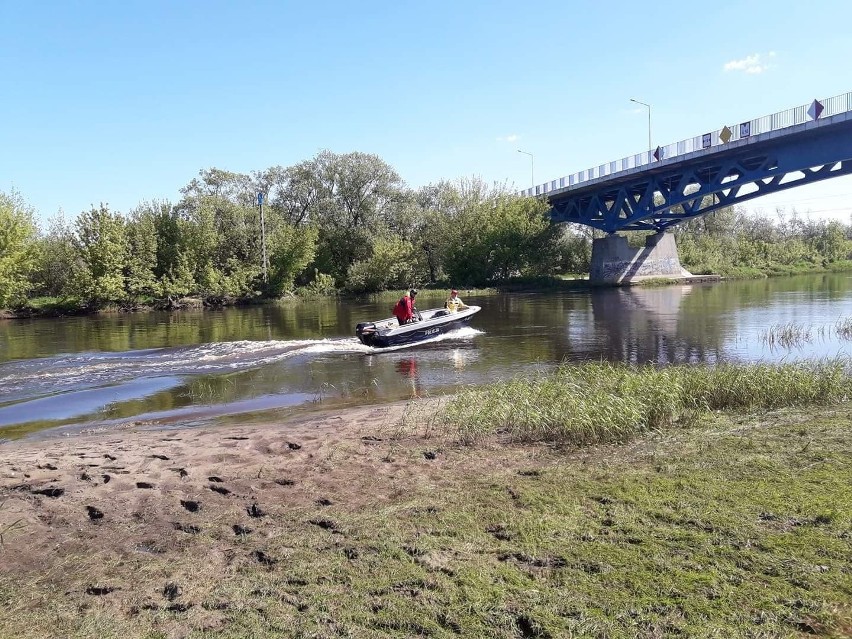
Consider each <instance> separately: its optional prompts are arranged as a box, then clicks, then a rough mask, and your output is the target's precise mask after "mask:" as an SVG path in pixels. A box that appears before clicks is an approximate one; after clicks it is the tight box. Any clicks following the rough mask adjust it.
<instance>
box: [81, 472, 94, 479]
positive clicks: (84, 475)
mask: <svg viewBox="0 0 852 639" xmlns="http://www.w3.org/2000/svg"><path fill="white" fill-rule="evenodd" d="M80 481H92V476H91V475H89V473H87V472H85V471H84V472H82V473H80Z"/></svg>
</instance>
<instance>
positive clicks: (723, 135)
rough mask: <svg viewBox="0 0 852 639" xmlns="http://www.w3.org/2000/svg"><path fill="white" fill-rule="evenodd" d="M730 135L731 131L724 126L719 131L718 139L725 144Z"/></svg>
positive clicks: (729, 139) (728, 140)
mask: <svg viewBox="0 0 852 639" xmlns="http://www.w3.org/2000/svg"><path fill="white" fill-rule="evenodd" d="M732 135H733V132H732V131H731V130H730V129H729V128H728V127H725V128H723V129H722V130H721V131H719V139H720V140H722V142H724V143H725V144H727V143H728V142H730V141H731V136H732Z"/></svg>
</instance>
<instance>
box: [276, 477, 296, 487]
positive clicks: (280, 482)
mask: <svg viewBox="0 0 852 639" xmlns="http://www.w3.org/2000/svg"><path fill="white" fill-rule="evenodd" d="M275 483H276V484H278V485H279V486H294V485H295V484H296V482H295V481H294V480H292V479H276V480H275Z"/></svg>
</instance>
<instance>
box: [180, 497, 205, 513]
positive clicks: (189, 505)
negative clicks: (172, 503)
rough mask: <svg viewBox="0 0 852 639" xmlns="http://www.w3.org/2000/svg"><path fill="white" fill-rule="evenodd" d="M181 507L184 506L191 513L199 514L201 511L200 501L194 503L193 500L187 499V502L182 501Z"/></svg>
mask: <svg viewBox="0 0 852 639" xmlns="http://www.w3.org/2000/svg"><path fill="white" fill-rule="evenodd" d="M180 505H181V506H183V507H184V508H186V509H187V510H188V511H189V512H191V513H197V512H198V511H199V510H201V502H200V501H193V500H191V499H186V500H184V499H181V500H180Z"/></svg>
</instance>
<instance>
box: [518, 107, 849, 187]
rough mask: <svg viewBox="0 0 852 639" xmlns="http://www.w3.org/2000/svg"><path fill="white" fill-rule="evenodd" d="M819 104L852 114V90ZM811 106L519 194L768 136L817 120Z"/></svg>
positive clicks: (824, 115) (824, 113)
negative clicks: (757, 136)
mask: <svg viewBox="0 0 852 639" xmlns="http://www.w3.org/2000/svg"><path fill="white" fill-rule="evenodd" d="M820 103H821V104H822V106H823V110H822V113H820V114H819V116H818V117H819V118H827V117H830V116H832V115H838V114H840V113H846V112H848V111H852V91H850V92H849V93H843V94H841V95H836V96H834V97H831V98H826V99H825V100H820ZM811 106H812V104H804V105H801V106H797V107H794V108H792V109H787V110H785V111H779V112H778V113H773V114H771V115H764V116H763V117H759V118H756V119H754V120H749V121H747V122H740V123H739V124H734V125H729V126H728V127H723V128H722V129H720V130H718V131H710V132H708V133H704V134H702V135H696V136H695V137H692V138H687V139H686V140H681V141H680V142H673V143H672V144H667V145H666V146H662V147H659V151H660V157H659V158H655V157H654V151H645V152H643V153H637V154H635V155H629V156H627V157H626V158H621V159H620V160H615V161H613V162H607V163H606V164H600V165H598V166H593V167H591V168H589V169H586V170H585V171H579V172H577V173H572V174H571V175H566V176H565V177H561V178H557V179H555V180H551V181H550V182H545V183H544V184H538V185H536V186H534V187H531V188H529V189H524V190H522V191H520V195H526V196H535V195H544V194H546V193H550V192H551V191H556V190H559V189H564V188H567V187H571V186H575V185H577V184H582V183H583V182H588V181H590V180H596V179H598V178H602V177H607V176H610V175H615V174H616V173H621V172H622V171H629V170H630V169H635V168H637V167H640V166H644V165H646V164H652V163H654V162H658V161H660V160H667V159H669V158H673V157H677V156H679V155H686V154H688V153H693V152H695V151H702V150H706V149H710V148H713V147H716V146H719V145H720V144H728V143H730V142H735V141H737V140H741V139H743V138H745V137H750V136H754V135H759V134H761V133H768V132H770V131H780V130H781V129H786V128H788V127H791V126H796V125H798V124H804V123H805V122H811V121H813V120H814V118H812V117H811V116H810V115H809V113H808V111H809V110H810V108H811ZM725 128H727V129H728V131H729V132H730V138H729V139H728V140H727V141H724V140H723V138H722V137H720V134H721V133H722V131H723V130H724V129H725Z"/></svg>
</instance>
